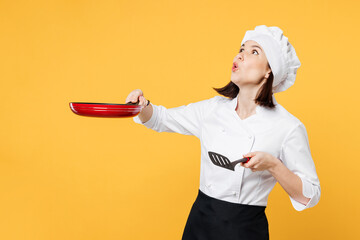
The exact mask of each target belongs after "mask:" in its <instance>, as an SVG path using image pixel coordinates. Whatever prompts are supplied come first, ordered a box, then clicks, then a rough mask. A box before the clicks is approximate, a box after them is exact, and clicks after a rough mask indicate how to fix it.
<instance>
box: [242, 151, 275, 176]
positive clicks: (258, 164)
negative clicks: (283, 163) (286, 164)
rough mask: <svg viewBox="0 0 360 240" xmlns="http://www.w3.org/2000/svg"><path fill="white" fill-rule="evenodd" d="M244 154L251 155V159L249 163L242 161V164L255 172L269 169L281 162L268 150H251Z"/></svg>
mask: <svg viewBox="0 0 360 240" xmlns="http://www.w3.org/2000/svg"><path fill="white" fill-rule="evenodd" d="M243 156H244V157H251V159H250V160H249V161H248V162H247V163H240V166H242V167H244V168H250V169H251V171H253V172H256V171H264V170H268V169H269V168H272V167H274V166H275V165H276V164H278V163H279V162H280V160H279V159H277V158H276V157H274V156H273V155H271V154H269V153H266V152H250V153H248V154H245V155H243Z"/></svg>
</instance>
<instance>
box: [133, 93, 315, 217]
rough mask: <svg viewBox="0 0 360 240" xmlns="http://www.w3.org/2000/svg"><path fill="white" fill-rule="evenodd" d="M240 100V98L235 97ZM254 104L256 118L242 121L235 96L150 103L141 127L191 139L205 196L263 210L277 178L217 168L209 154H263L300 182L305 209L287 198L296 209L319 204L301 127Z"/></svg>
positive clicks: (278, 112)
mask: <svg viewBox="0 0 360 240" xmlns="http://www.w3.org/2000/svg"><path fill="white" fill-rule="evenodd" d="M238 96H239V95H238ZM272 98H273V102H274V104H275V106H276V107H275V108H273V109H269V108H266V107H263V106H260V105H257V106H256V114H254V115H251V116H249V117H247V118H245V119H241V118H240V117H239V115H238V114H237V113H236V110H235V109H236V106H237V97H236V98H234V99H229V98H226V97H223V96H215V97H213V98H210V99H206V100H202V101H199V102H195V103H190V104H188V105H183V106H180V107H175V108H169V109H168V108H166V107H164V106H161V105H154V104H152V103H151V105H152V107H153V114H152V116H151V118H150V119H149V120H148V121H147V122H145V123H142V122H141V120H140V118H139V117H138V116H136V117H134V118H133V120H134V122H136V123H139V124H143V125H145V126H146V127H147V128H150V129H152V130H155V131H157V132H176V133H180V134H184V135H194V136H196V137H198V138H199V139H200V142H201V167H200V190H201V191H202V192H204V193H205V194H207V195H208V196H211V197H214V198H217V199H220V200H224V201H228V202H232V203H241V204H248V205H258V206H266V205H267V200H268V196H269V194H270V192H271V190H272V189H273V187H274V186H275V184H276V179H275V178H274V177H273V176H272V175H271V173H270V172H269V171H267V170H265V171H256V172H252V171H251V169H249V168H244V167H241V166H240V164H237V165H236V167H235V171H232V170H229V169H226V168H223V167H219V166H216V165H214V164H213V163H212V161H211V160H210V158H209V155H208V151H212V152H215V153H219V154H221V155H224V156H226V157H227V158H228V159H229V160H230V161H231V162H233V161H235V160H238V159H240V158H243V155H245V154H247V153H249V152H255V151H262V152H267V153H269V154H271V155H273V156H275V157H276V158H278V159H279V160H280V161H282V163H283V164H284V165H285V166H286V167H287V168H288V169H289V170H290V171H292V172H293V173H295V174H296V175H298V176H299V177H300V179H301V181H302V189H303V195H304V196H305V197H308V198H310V201H309V202H308V203H307V205H304V204H302V203H300V202H298V201H296V200H295V199H293V198H292V197H290V196H289V197H290V200H291V203H292V205H293V207H294V208H295V209H296V210H297V211H302V210H304V209H306V208H310V207H313V206H315V205H316V204H317V203H318V202H319V200H320V182H319V179H318V177H317V174H316V170H315V165H314V162H313V159H312V157H311V153H310V147H309V141H308V136H307V132H306V129H305V126H304V124H303V123H302V122H301V121H300V120H298V119H297V118H296V117H295V116H293V115H292V114H290V113H289V112H288V111H287V110H285V108H284V107H282V106H281V105H280V104H278V103H277V102H276V100H275V97H274V95H273V96H272Z"/></svg>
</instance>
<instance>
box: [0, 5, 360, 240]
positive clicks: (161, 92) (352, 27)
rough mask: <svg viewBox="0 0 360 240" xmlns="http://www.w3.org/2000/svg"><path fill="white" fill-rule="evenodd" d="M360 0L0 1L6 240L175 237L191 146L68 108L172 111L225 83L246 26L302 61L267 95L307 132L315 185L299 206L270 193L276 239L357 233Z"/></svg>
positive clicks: (196, 170)
mask: <svg viewBox="0 0 360 240" xmlns="http://www.w3.org/2000/svg"><path fill="white" fill-rule="evenodd" d="M358 12H359V3H358V1H350V0H342V1H324V0H323V1H311V0H304V1H288V0H286V1H255V2H252V1H237V0H232V1H227V0H224V1H215V0H212V1H205V0H203V1H194V0H186V1H165V0H162V1H159V0H156V1H154V0H152V1H144V0H141V1H130V0H127V1H104V0H102V1H89V0H83V1H78V0H76V1H75V0H67V1H66V0H64V1H36V0H34V1H11V0H9V1H3V0H2V1H0V56H1V57H0V61H1V62H0V79H1V81H0V89H1V110H0V121H1V125H0V132H1V140H0V141H1V142H0V194H1V195H0V239H4V240H5V239H6V240H15V239H16V240H23V239H26V240H35V239H36V240H60V239H61V240H63V239H76V240H90V239H91V240H92V239H94V240H95V239H101V240H110V239H111V240H112V239H126V240H131V239H166V240H168V239H180V238H181V236H182V232H183V228H184V226H185V223H186V220H187V216H188V213H189V211H190V208H191V206H192V204H193V202H194V200H195V198H196V194H197V191H198V187H199V174H200V142H199V140H198V139H197V138H196V137H194V136H186V135H179V134H175V133H157V132H155V131H152V130H150V129H147V128H146V127H144V126H141V125H138V124H136V123H134V122H133V120H132V119H131V118H127V119H101V118H86V117H80V116H77V115H75V114H73V113H72V112H71V111H70V108H69V105H68V104H69V102H71V101H85V102H113V103H125V99H126V97H127V95H128V94H129V93H130V92H131V91H132V90H134V89H136V88H140V89H142V90H143V92H144V95H145V97H147V98H148V99H149V100H151V102H152V103H154V104H156V105H163V106H166V107H168V108H170V107H177V106H180V105H184V104H188V103H190V102H196V101H200V100H203V99H207V98H211V97H213V96H215V95H217V93H216V92H215V91H214V90H213V89H212V87H221V86H224V85H225V84H226V83H228V81H229V80H230V74H231V66H232V60H233V57H234V56H235V54H236V53H237V52H238V51H239V48H240V43H241V40H242V38H243V36H244V34H245V31H246V30H250V29H254V28H255V26H257V25H262V24H265V25H267V26H278V27H280V28H281V29H282V30H283V31H284V35H285V36H287V37H288V38H289V41H290V42H291V44H292V45H293V46H294V47H295V49H296V52H297V55H298V57H299V59H300V61H301V64H302V65H301V67H300V68H299V70H298V75H297V79H296V82H295V85H293V86H292V87H291V88H289V89H288V90H286V91H285V92H281V93H277V94H276V95H275V97H276V99H277V101H278V102H279V103H280V104H281V105H283V106H284V107H285V108H286V109H287V110H288V111H289V112H290V113H292V114H293V115H295V116H296V117H297V118H299V119H300V120H301V121H302V122H303V123H304V124H305V126H306V129H307V131H308V135H309V141H310V148H311V152H312V156H313V159H314V162H315V165H316V170H317V173H318V176H319V179H320V183H321V190H322V191H321V199H320V202H319V204H318V205H317V206H315V207H314V208H310V209H306V210H304V211H302V212H297V211H296V210H295V209H293V207H292V205H291V202H290V199H289V197H288V195H287V194H286V192H285V191H284V190H283V189H282V188H281V186H280V185H279V184H277V185H276V186H275V188H274V190H273V191H272V193H271V194H270V196H269V201H268V206H267V209H266V213H267V217H268V220H269V230H270V238H271V239H276V240H282V239H284V240H288V239H292V240H295V239H342V240H343V239H360V234H359V231H358V217H359V213H360V211H359V208H360V204H359V202H360V194H359V187H358V183H359V182H360V181H359V176H360V175H359V167H360V164H359V157H358V151H357V150H358V148H359V120H360V119H359V110H358V109H359V108H358V105H359V100H358V99H359V86H360V84H359V69H360V68H359V66H358V65H359V47H358V46H359V42H360V39H359V13H358Z"/></svg>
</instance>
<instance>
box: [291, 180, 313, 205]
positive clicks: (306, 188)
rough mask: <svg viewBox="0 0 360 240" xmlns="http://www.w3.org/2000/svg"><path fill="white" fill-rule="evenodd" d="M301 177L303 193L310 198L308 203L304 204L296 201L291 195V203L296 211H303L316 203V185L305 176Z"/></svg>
mask: <svg viewBox="0 0 360 240" xmlns="http://www.w3.org/2000/svg"><path fill="white" fill-rule="evenodd" d="M300 179H301V182H302V189H303V195H304V196H305V197H307V198H310V200H309V202H308V203H307V204H306V205H304V204H302V203H300V202H298V201H296V200H295V199H293V198H292V197H290V200H291V203H292V205H293V207H294V208H295V210H296V211H302V210H304V209H306V208H310V207H312V206H314V205H316V203H315V202H314V201H315V191H314V186H313V185H312V184H311V183H310V182H308V181H306V180H304V179H303V178H300Z"/></svg>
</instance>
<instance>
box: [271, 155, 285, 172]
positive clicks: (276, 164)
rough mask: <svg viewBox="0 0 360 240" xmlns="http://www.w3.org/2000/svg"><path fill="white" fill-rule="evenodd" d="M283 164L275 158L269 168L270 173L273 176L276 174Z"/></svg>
mask: <svg viewBox="0 0 360 240" xmlns="http://www.w3.org/2000/svg"><path fill="white" fill-rule="evenodd" d="M281 164H282V162H281V161H280V160H279V159H277V158H276V157H273V164H272V166H271V167H270V168H269V172H270V173H271V174H273V173H275V172H276V171H277V170H278V169H279V167H281Z"/></svg>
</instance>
